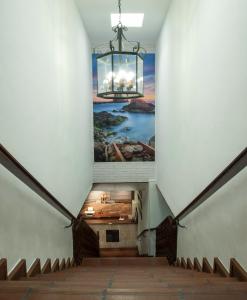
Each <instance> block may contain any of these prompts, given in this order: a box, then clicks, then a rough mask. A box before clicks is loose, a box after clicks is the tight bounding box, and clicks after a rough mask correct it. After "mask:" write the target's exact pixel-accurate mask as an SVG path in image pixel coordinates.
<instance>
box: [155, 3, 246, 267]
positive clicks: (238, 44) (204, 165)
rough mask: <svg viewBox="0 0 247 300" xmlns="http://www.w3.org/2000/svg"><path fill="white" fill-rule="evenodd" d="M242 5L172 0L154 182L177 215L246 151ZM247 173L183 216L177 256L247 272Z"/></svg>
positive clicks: (162, 52) (160, 68)
mask: <svg viewBox="0 0 247 300" xmlns="http://www.w3.org/2000/svg"><path fill="white" fill-rule="evenodd" d="M246 34H247V2H246V1H245V0H236V1H233V0H224V1H213V0H201V1H197V0H185V1H180V0H173V1H172V3H171V6H170V9H169V12H168V14H167V18H166V21H165V23H164V26H163V29H162V31H161V35H160V39H159V43H158V46H157V48H158V49H157V55H156V62H157V67H156V72H157V80H156V82H157V86H156V95H157V100H156V105H157V116H156V117H157V126H156V128H157V130H156V145H157V151H156V153H157V166H158V167H157V180H158V186H159V187H160V189H161V191H162V193H163V195H165V197H166V200H167V202H168V204H169V206H170V208H171V210H172V212H173V213H174V214H175V215H176V214H177V213H179V212H180V211H181V210H182V209H183V208H184V207H185V206H186V205H187V204H188V203H190V202H191V201H192V200H193V198H194V197H195V196H197V195H198V194H199V193H200V192H201V191H202V190H203V189H204V188H205V187H206V186H207V185H208V184H209V183H210V182H211V181H212V180H213V179H214V178H215V177H216V176H217V175H218V174H219V173H220V172H221V171H222V170H223V169H224V168H225V167H226V166H227V165H228V164H229V163H230V162H231V161H232V160H233V159H234V158H235V157H236V156H237V155H238V154H239V153H240V152H241V151H242V150H243V149H244V148H245V147H246V145H247V135H246V132H247V122H246V116H247V102H246V97H247V85H246V82H247V40H246ZM245 203H246V173H245V172H244V173H241V174H239V176H237V177H236V178H234V179H233V181H231V182H229V183H228V184H227V185H226V186H225V187H224V188H222V189H221V190H220V191H218V192H217V194H215V195H214V196H212V197H211V198H210V200H209V201H208V202H207V203H205V204H204V205H203V206H201V207H200V208H198V209H197V210H196V211H195V212H194V213H192V214H191V215H189V216H188V217H186V219H184V220H183V223H184V224H185V225H187V226H188V229H186V230H182V229H179V234H178V254H179V255H180V256H185V257H191V258H193V257H194V256H199V258H201V257H202V256H206V257H208V258H209V259H210V261H211V262H212V258H213V257H214V256H218V257H219V258H220V259H221V260H222V261H223V263H224V265H225V266H229V258H230V257H231V256H233V257H235V258H237V259H239V261H240V262H241V263H242V264H243V265H244V266H245V267H246V266H247V262H246V257H245V256H246V250H247V245H246V239H245V237H244V235H245V231H246V230H245V229H246V217H247V210H246V204H245Z"/></svg>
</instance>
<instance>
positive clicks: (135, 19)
mask: <svg viewBox="0 0 247 300" xmlns="http://www.w3.org/2000/svg"><path fill="white" fill-rule="evenodd" d="M143 19H144V14H143V13H138V14H135V13H132V14H121V20H122V23H123V25H125V26H127V27H142V25H143ZM118 22H119V14H111V26H112V27H113V26H116V25H117V24H118Z"/></svg>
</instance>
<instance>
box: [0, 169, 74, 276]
mask: <svg viewBox="0 0 247 300" xmlns="http://www.w3.org/2000/svg"><path fill="white" fill-rule="evenodd" d="M69 223H70V222H69V220H68V219H67V218H65V217H64V216H63V215H62V214H60V213H59V212H57V211H56V210H55V209H54V208H53V207H51V206H50V205H49V204H47V203H46V202H44V201H43V200H42V199H41V198H40V197H39V196H38V195H36V194H35V193H34V192H32V191H30V189H29V188H28V187H27V186H25V185H24V184H23V183H22V182H20V181H19V180H18V179H17V178H16V177H14V176H13V175H12V174H10V173H9V172H8V171H7V170H6V169H5V168H4V167H3V166H0V257H1V258H2V257H5V258H7V260H8V271H10V270H11V269H12V268H13V267H14V266H15V265H16V263H17V262H18V261H19V259H22V258H24V259H26V262H27V267H28V268H29V267H30V265H31V264H32V263H33V262H34V260H35V259H36V258H40V259H41V265H42V266H43V264H44V263H45V261H46V259H47V258H51V260H52V263H53V262H54V260H55V259H56V258H59V259H60V260H61V259H63V258H68V257H70V258H72V257H73V249H72V244H73V241H72V231H71V228H69V229H64V226H66V225H69Z"/></svg>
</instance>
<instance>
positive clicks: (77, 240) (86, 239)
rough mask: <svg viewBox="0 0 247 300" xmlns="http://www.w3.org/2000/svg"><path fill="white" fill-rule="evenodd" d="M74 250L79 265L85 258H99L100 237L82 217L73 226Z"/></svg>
mask: <svg viewBox="0 0 247 300" xmlns="http://www.w3.org/2000/svg"><path fill="white" fill-rule="evenodd" d="M73 249H74V259H75V262H76V264H77V265H79V264H81V262H82V260H83V257H98V256H99V237H98V235H97V234H96V233H95V232H94V231H93V229H92V228H91V227H90V226H89V225H88V224H87V223H86V222H85V221H84V220H83V219H82V217H78V219H77V220H76V221H75V222H74V224H73Z"/></svg>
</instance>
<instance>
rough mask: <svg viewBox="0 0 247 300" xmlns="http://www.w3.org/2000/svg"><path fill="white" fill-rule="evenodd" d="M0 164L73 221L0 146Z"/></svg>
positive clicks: (47, 192)
mask: <svg viewBox="0 0 247 300" xmlns="http://www.w3.org/2000/svg"><path fill="white" fill-rule="evenodd" d="M0 163H1V164H2V165H3V166H4V167H5V168H6V169H7V170H9V172H11V173H12V174H13V175H15V176H16V177H17V178H19V179H20V180H21V181H22V182H23V183H24V184H25V185H27V186H28V187H29V188H30V189H31V190H33V191H34V192H35V193H36V194H38V195H39V196H40V197H41V198H42V199H43V200H45V201H46V202H47V203H49V204H50V205H51V206H53V207H54V208H55V209H56V210H58V211H59V212H60V213H62V214H63V215H64V216H65V217H67V218H68V219H69V220H71V221H73V220H75V217H74V216H73V214H72V213H71V212H70V211H69V210H68V209H67V208H66V207H65V206H63V205H62V203H60V202H59V201H58V200H57V199H56V198H55V197H54V196H53V195H52V194H51V193H50V192H49V191H48V190H47V189H46V188H45V187H44V186H43V185H42V184H41V183H40V182H39V181H38V180H37V179H36V178H34V177H33V176H32V175H31V174H30V173H29V172H28V171H27V170H26V169H25V168H24V167H23V166H22V165H21V164H20V163H19V162H18V161H17V160H16V159H15V158H14V157H13V156H12V155H11V154H10V153H9V152H8V151H7V149H6V148H4V146H3V145H2V144H0Z"/></svg>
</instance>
